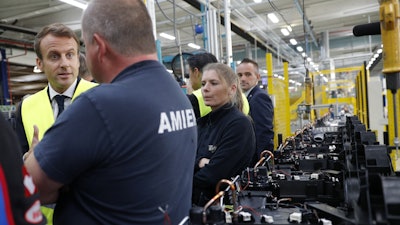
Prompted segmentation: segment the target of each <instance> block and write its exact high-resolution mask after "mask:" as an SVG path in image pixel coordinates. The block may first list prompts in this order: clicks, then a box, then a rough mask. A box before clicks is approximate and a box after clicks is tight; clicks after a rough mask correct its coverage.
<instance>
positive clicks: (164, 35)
mask: <svg viewBox="0 0 400 225" xmlns="http://www.w3.org/2000/svg"><path fill="white" fill-rule="evenodd" d="M160 36H161V37H163V38H166V39H168V40H171V41H173V40H175V37H174V36H172V35H169V34H167V33H160Z"/></svg>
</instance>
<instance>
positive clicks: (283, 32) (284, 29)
mask: <svg viewBox="0 0 400 225" xmlns="http://www.w3.org/2000/svg"><path fill="white" fill-rule="evenodd" d="M281 32H282V34H283V36H289V34H290V33H289V31H288V30H287V29H286V28H282V29H281Z"/></svg>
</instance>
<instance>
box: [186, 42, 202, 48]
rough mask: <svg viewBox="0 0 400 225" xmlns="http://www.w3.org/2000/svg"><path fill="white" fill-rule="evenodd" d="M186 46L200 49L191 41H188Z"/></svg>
mask: <svg viewBox="0 0 400 225" xmlns="http://www.w3.org/2000/svg"><path fill="white" fill-rule="evenodd" d="M188 46H189V47H191V48H194V49H200V46H198V45H196V44H193V43H189V44H188Z"/></svg>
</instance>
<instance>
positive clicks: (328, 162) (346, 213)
mask: <svg viewBox="0 0 400 225" xmlns="http://www.w3.org/2000/svg"><path fill="white" fill-rule="evenodd" d="M326 121H327V120H326V118H321V119H320V120H317V121H316V122H315V123H313V124H308V125H306V126H304V128H303V129H301V130H299V131H297V132H296V133H295V135H293V136H291V137H289V138H287V139H286V140H285V141H284V142H283V143H282V144H280V146H279V148H278V149H277V150H275V151H274V152H273V153H272V152H269V151H264V152H263V153H262V154H261V159H260V161H259V162H258V163H257V164H256V165H254V166H253V167H250V168H247V169H246V170H244V171H243V172H242V174H239V175H238V176H237V177H236V178H232V180H231V181H230V182H229V185H226V186H227V187H226V189H225V190H224V191H220V190H218V189H219V186H220V185H218V189H217V194H216V196H215V198H213V199H211V200H210V202H209V203H208V204H207V205H206V206H204V207H198V206H195V207H193V208H192V210H191V212H190V220H189V221H190V222H189V223H190V224H196V225H197V224H198V225H200V224H201V225H203V224H204V225H206V224H291V223H300V224H400V178H399V177H397V176H396V175H395V173H394V172H393V168H392V166H391V160H390V157H389V154H388V151H389V150H388V147H387V146H386V145H381V144H379V143H378V142H377V141H376V136H375V133H373V132H371V131H368V130H366V128H365V125H364V124H362V123H361V122H360V121H359V120H358V118H357V117H356V116H353V117H347V118H346V121H345V122H343V123H335V126H331V124H330V123H327V122H326ZM226 182H227V181H225V183H226ZM222 187H224V185H222Z"/></svg>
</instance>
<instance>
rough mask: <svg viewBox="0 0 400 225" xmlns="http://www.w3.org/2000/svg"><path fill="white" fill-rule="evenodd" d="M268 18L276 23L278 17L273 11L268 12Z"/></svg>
mask: <svg viewBox="0 0 400 225" xmlns="http://www.w3.org/2000/svg"><path fill="white" fill-rule="evenodd" d="M268 19H269V20H271V22H273V23H278V22H279V19H278V17H276V15H275V14H274V13H268Z"/></svg>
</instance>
